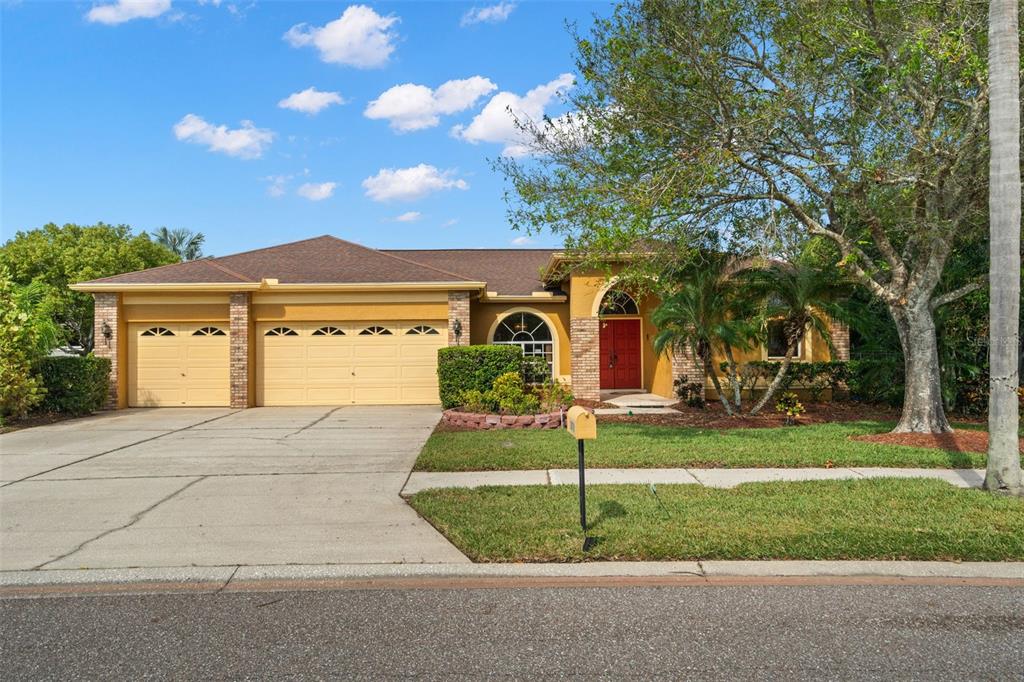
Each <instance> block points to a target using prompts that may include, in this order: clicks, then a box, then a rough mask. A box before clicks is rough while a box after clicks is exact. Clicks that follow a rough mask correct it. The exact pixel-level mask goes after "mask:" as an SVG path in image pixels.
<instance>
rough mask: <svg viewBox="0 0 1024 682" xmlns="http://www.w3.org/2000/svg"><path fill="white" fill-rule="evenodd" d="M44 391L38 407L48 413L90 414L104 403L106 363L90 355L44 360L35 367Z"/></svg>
mask: <svg viewBox="0 0 1024 682" xmlns="http://www.w3.org/2000/svg"><path fill="white" fill-rule="evenodd" d="M36 371H37V372H38V373H39V376H40V378H41V379H42V381H43V385H44V386H45V387H46V396H45V397H44V398H43V402H42V403H41V405H40V406H41V407H42V409H44V410H48V411H51V412H64V413H66V414H73V415H84V414H91V413H93V412H95V411H96V410H98V409H100V408H102V407H103V405H104V404H106V402H107V387H108V386H109V381H110V360H109V359H108V358H98V357H96V356H94V355H91V354H90V355H85V356H65V357H47V358H43V359H42V360H40V361H39V362H37V363H36Z"/></svg>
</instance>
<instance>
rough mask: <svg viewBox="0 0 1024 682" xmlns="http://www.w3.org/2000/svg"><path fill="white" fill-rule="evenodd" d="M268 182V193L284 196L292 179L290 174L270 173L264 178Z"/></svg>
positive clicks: (276, 196) (273, 195) (275, 196)
mask: <svg viewBox="0 0 1024 682" xmlns="http://www.w3.org/2000/svg"><path fill="white" fill-rule="evenodd" d="M263 179H264V180H265V181H266V182H267V183H269V184H268V185H267V194H268V195H269V196H272V197H274V198H275V199H276V198H278V197H283V196H284V195H285V193H286V192H287V191H288V190H287V185H288V181H289V180H291V179H292V176H290V175H268V176H267V177H265V178H263Z"/></svg>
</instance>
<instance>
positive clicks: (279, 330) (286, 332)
mask: <svg viewBox="0 0 1024 682" xmlns="http://www.w3.org/2000/svg"><path fill="white" fill-rule="evenodd" d="M298 335H299V333H298V332H297V331H295V330H294V329H292V328H291V327H274V328H273V329H268V330H267V333H266V334H264V336H298Z"/></svg>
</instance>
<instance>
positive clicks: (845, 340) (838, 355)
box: [829, 320, 850, 362]
mask: <svg viewBox="0 0 1024 682" xmlns="http://www.w3.org/2000/svg"><path fill="white" fill-rule="evenodd" d="M829 333H830V334H831V335H832V345H833V346H835V348H836V349H835V354H834V357H833V358H832V359H833V360H835V361H837V362H839V361H842V362H846V361H847V360H849V359H850V327H849V326H848V325H846V324H843V323H842V322H836V321H835V320H833V321H832V324H831V325H830V327H829Z"/></svg>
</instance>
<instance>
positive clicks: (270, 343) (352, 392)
mask: <svg viewBox="0 0 1024 682" xmlns="http://www.w3.org/2000/svg"><path fill="white" fill-rule="evenodd" d="M446 345H448V331H447V322H446V321H445V320H427V321H411V322H331V321H326V322H288V323H283V322H272V323H260V324H258V325H257V326H256V363H257V364H256V368H257V369H256V402H257V404H259V405H360V404H362V405H416V404H427V405H429V404H433V403H436V402H438V395H437V349H438V348H441V347H442V346H446Z"/></svg>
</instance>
